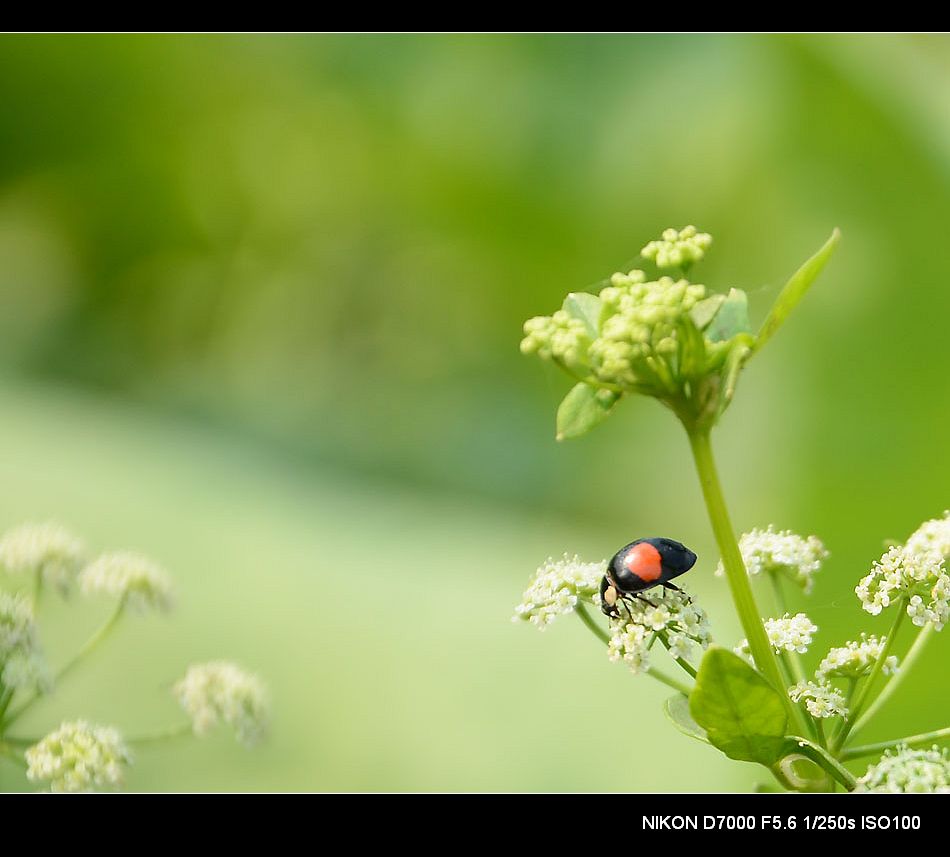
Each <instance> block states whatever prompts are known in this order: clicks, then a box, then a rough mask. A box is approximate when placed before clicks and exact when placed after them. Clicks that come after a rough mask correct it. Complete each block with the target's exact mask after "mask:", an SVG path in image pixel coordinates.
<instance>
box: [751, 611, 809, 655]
mask: <svg viewBox="0 0 950 857" xmlns="http://www.w3.org/2000/svg"><path fill="white" fill-rule="evenodd" d="M817 630H818V626H817V625H815V623H814V622H812V621H811V619H809V618H808V617H807V616H806V615H805V614H804V613H796V614H795V615H794V616H790V615H789V614H788V613H786V614H785V615H784V616H783V617H782V618H781V619H766V620H765V633H766V636H767V637H768V638H769V644H770V645H771V646H772V648H773V649H774V650H775V651H776V653H778V652H781V651H782V650H783V649H784V650H785V651H786V652H798V653H799V654H804V653H805V652H807V651H808V647H809V646H810V645H811V641H812V636H813V635H814V633H815V632H816V631H817ZM740 645H741V644H740Z"/></svg>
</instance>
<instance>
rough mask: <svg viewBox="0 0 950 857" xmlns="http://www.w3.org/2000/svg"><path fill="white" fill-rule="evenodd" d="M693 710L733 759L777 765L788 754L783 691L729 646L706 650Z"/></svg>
mask: <svg viewBox="0 0 950 857" xmlns="http://www.w3.org/2000/svg"><path fill="white" fill-rule="evenodd" d="M689 710H690V713H691V714H692V716H693V718H694V719H695V721H696V723H698V724H699V725H700V726H701V727H702V728H703V729H705V730H706V733H707V735H708V736H709V742H710V743H711V744H713V745H714V746H716V747H718V748H719V749H720V750H722V752H723V753H725V754H726V755H727V756H728V757H729V758H730V759H739V760H742V761H747V762H758V763H759V764H761V765H765V766H766V767H771V766H772V765H774V764H775V762H776V761H777V760H778V759H779V758H781V757H782V755H784V752H783V750H784V747H785V735H786V731H787V726H788V718H787V716H786V714H785V703H784V702H783V700H782V697H781V696H780V695H779V693H778V691H776V690H775V688H773V687H772V686H771V685H770V684H769V683H768V682H767V681H766V680H765V679H764V678H763V677H762V676H761V675H760V674H759V673H758V672H756V670H755V669H753V668H752V667H751V666H749V664H748V663H746V662H745V661H744V660H743V659H742V658H740V657H739V656H738V655H736V654H734V653H733V652H730V651H729V650H728V649H723V648H719V647H717V646H713V647H711V648H710V649H709V650H708V651H707V652H706V655H705V657H704V658H703V661H702V664H700V667H699V673H698V674H697V676H696V688H695V689H694V690H693V692H692V694H691V695H690V702H689Z"/></svg>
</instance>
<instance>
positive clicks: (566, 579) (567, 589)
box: [512, 554, 607, 631]
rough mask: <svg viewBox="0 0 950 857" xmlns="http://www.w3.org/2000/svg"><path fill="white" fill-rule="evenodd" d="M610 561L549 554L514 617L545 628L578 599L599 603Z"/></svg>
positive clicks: (516, 608)
mask: <svg viewBox="0 0 950 857" xmlns="http://www.w3.org/2000/svg"><path fill="white" fill-rule="evenodd" d="M606 566H607V563H606V562H605V561H603V560H601V561H600V562H581V560H580V558H579V557H578V556H576V555H575V556H568V555H567V554H564V556H563V557H562V558H561V559H559V560H554V559H551V558H549V559H548V560H547V561H546V562H544V563H543V564H542V565H541V566H540V567H539V568H538V570H537V572H535V575H534V577H533V578H532V579H531V582H530V584H529V585H528V588H527V589H526V590H525V591H524V595H523V596H522V599H521V603H520V604H519V605H518V606H517V607H515V615H514V616H512V621H518V620H519V619H523V620H525V621H526V622H530V623H531V624H532V625H535V626H537V627H538V628H539V629H541V630H542V631H543V630H544V629H545V628H546V627H547V626H548V625H549V624H550V623H551V622H553V621H554V620H555V619H556V618H557V617H558V616H560V615H561V614H563V613H570V612H571V611H572V610H573V609H574V608H575V607H576V606H577V601H578V599H582V600H587V601H591V602H594V603H597V602H598V601H599V595H598V591H599V589H600V581H601V578H602V577H603V576H604V570H605V568H606Z"/></svg>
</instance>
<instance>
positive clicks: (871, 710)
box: [851, 622, 934, 737]
mask: <svg viewBox="0 0 950 857" xmlns="http://www.w3.org/2000/svg"><path fill="white" fill-rule="evenodd" d="M933 630H934V626H933V625H932V624H930V623H929V622H928V623H927V624H926V625H925V626H924V627H923V628H922V629H921V631H920V633H919V634H917V637H916V639H915V640H914V643H913V645H912V646H911V647H910V649H908V651H907V654H906V655H905V656H904V660H903V661H901V664H900V667H899V669H898V670H897V672H896V673H894V675H892V676H891V677H890V679H889V680H888V682H887V684H885V685H884V688H883V689H882V690H881V692H880V693H879V694H878V695H877V698H876V699H875V700H874V702H872V703H871V704H870V705H869V706H868V709H867V711H865V712H864V714H862V715H861V716H860V717H859V718H858V719H857V721H856V722H855V724H854V728H853V729H852V730H851V734H852V737H853V736H854V735H855V734H856V733H858V732H860V731H861V730H862V729H863V728H864V727H865V726H867V725H868V723H869V722H870V720H871V718H873V717H874V715H875V714H877V712H878V711H879V710H880V709H881V707H882V706H883V705H884V703H885V702H887V700H888V699H890V697H891V696H893V695H894V691H896V690H897V688H898V687H900V685H901V682H902V681H903V680H904V679H905V678H906V677H907V674H908V673H909V672H910V671H911V668H912V667H913V666H914V664H915V663H916V661H917V659H918V658H919V657H920V653H921V652H922V651H923V650H924V646H926V645H927V641H928V640H929V639H930V637H931V636H932V635H933Z"/></svg>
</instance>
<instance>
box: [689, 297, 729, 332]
mask: <svg viewBox="0 0 950 857" xmlns="http://www.w3.org/2000/svg"><path fill="white" fill-rule="evenodd" d="M725 299H726V296H725V295H711V296H710V297H708V298H706V299H705V300H701V301H700V302H699V303H698V304H696V306H694V307H693V308H692V309H691V310H690V311H689V315H690V318H692V320H693V324H695V325H696V327H698V328H699V329H700V330H705V329H706V328H707V327H708V326H709V322H711V321H712V320H713V318H714V316H715V315H716V313H717V312H719V307H721V306H722V304H723V301H725Z"/></svg>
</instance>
